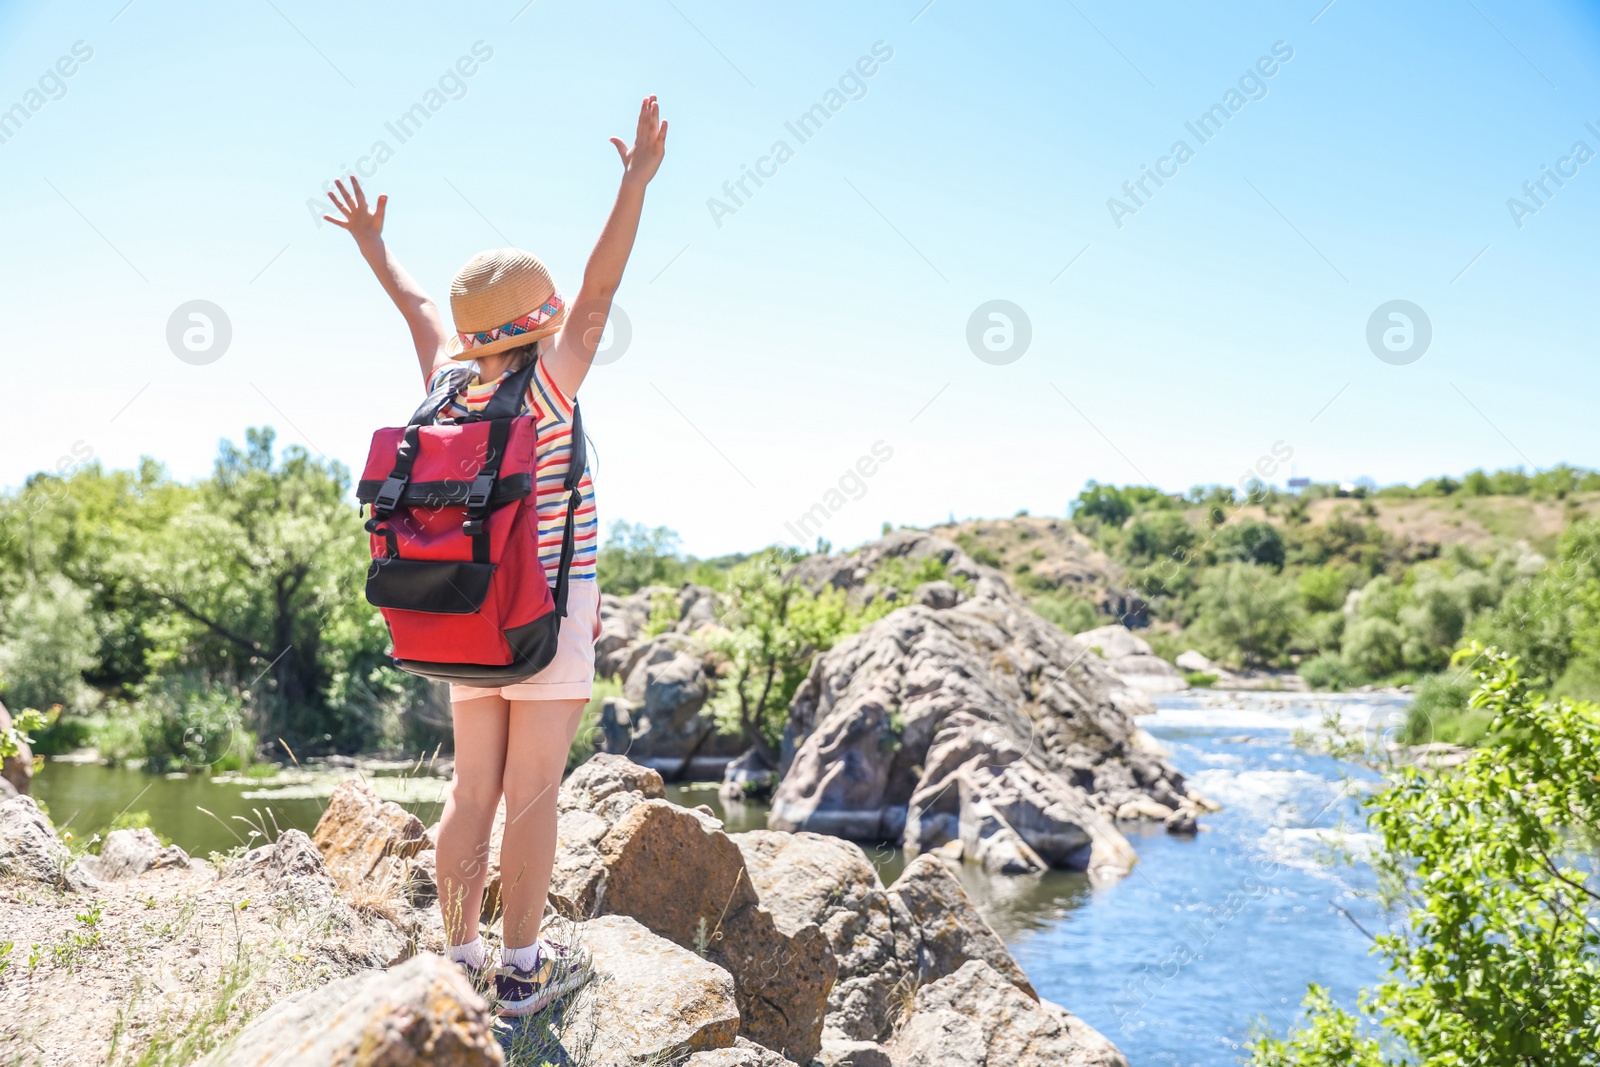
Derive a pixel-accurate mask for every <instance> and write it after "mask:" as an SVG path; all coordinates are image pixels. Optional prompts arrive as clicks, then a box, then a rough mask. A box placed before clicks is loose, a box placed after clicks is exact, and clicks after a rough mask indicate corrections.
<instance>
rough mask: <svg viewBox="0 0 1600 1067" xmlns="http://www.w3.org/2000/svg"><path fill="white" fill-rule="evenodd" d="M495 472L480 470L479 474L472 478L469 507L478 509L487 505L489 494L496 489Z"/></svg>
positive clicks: (474, 509) (468, 500) (468, 492)
mask: <svg viewBox="0 0 1600 1067" xmlns="http://www.w3.org/2000/svg"><path fill="white" fill-rule="evenodd" d="M494 479H495V472H494V471H490V470H486V471H479V472H478V476H477V477H476V478H474V479H472V488H471V489H469V490H467V509H468V510H469V511H477V510H478V509H480V508H483V507H487V506H488V503H489V494H490V493H491V492H493V491H494Z"/></svg>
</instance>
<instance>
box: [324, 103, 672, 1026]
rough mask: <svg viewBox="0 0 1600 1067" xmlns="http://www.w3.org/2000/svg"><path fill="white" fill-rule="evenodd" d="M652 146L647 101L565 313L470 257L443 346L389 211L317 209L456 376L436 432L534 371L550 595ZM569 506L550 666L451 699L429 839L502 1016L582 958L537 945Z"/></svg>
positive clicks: (572, 636)
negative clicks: (488, 907) (496, 849)
mask: <svg viewBox="0 0 1600 1067" xmlns="http://www.w3.org/2000/svg"><path fill="white" fill-rule="evenodd" d="M666 141H667V124H666V123H665V122H663V121H662V120H661V111H660V108H659V106H658V105H657V103H656V98H655V97H653V96H651V97H647V98H646V99H645V101H644V103H643V104H642V105H641V106H640V108H639V125H638V129H637V131H636V133H635V136H634V142H633V147H632V148H631V149H630V148H629V147H628V146H627V145H626V144H624V143H623V142H622V141H621V140H619V139H617V138H615V137H613V138H612V139H611V143H612V144H613V145H615V146H616V148H617V153H618V154H619V155H620V156H621V157H622V185H621V188H619V189H618V190H617V200H616V203H615V204H614V205H613V206H612V208H611V215H610V217H609V218H607V219H606V225H605V229H604V230H602V231H601V233H600V240H599V241H598V242H596V244H595V246H594V252H593V253H592V254H591V255H590V256H589V264H588V266H587V268H586V269H585V271H584V275H583V286H582V287H581V288H580V289H579V290H578V296H577V299H576V300H574V301H572V302H571V304H570V305H569V304H568V302H567V300H566V298H565V297H564V296H562V294H561V292H560V291H559V290H558V289H557V288H556V285H555V282H554V281H553V280H552V279H551V277H550V272H549V271H548V270H546V269H545V266H544V264H543V263H542V262H540V261H539V259H538V258H537V257H535V256H532V255H530V254H528V253H527V252H523V251H520V250H518V249H514V248H501V249H496V250H494V251H490V252H481V253H479V254H478V255H476V256H474V257H472V259H471V260H469V261H468V262H467V265H466V266H464V267H462V268H461V270H460V271H459V272H457V274H456V276H455V280H454V281H452V282H451V283H450V311H451V314H452V316H453V317H454V319H455V332H454V333H451V334H446V332H445V328H444V323H443V322H442V321H441V320H440V318H439V310H438V308H437V307H436V306H435V305H434V303H433V301H432V300H430V299H429V298H428V296H427V294H426V293H424V292H423V291H422V289H421V287H420V286H418V285H417V283H416V282H415V281H414V280H413V279H412V278H411V276H410V275H409V274H407V273H406V272H405V270H404V269H402V268H401V266H400V264H399V263H398V262H397V261H396V260H395V258H394V257H393V256H392V255H390V253H389V251H388V249H387V248H386V247H385V246H384V243H383V216H384V209H385V206H386V204H387V202H388V197H386V196H380V197H378V201H377V204H376V206H374V207H369V206H368V204H367V197H366V194H365V193H364V192H363V191H362V188H361V183H360V182H358V181H357V180H356V178H355V176H354V175H351V177H350V189H349V190H348V191H347V190H346V189H345V187H344V183H343V182H339V183H338V189H339V195H338V196H334V195H333V194H332V193H329V194H328V198H329V199H330V200H332V201H333V204H334V207H335V208H337V209H338V211H339V214H340V215H341V216H342V218H334V217H333V216H332V215H326V216H324V218H326V219H327V220H328V221H329V222H332V223H333V224H334V225H336V226H341V227H343V228H344V229H346V230H348V231H349V232H350V234H351V236H353V237H354V238H355V240H356V247H357V248H359V249H360V250H361V254H362V256H363V257H365V259H366V261H367V265H368V266H370V267H371V268H372V272H373V273H374V274H376V275H377V276H378V281H379V283H380V284H382V286H383V288H384V291H385V292H386V293H388V294H389V298H390V299H391V300H393V301H394V303H395V306H396V307H398V308H399V309H400V313H401V314H402V315H404V316H405V320H406V325H407V326H409V327H410V328H411V339H412V341H413V343H415V345H416V348H417V359H418V360H419V361H420V363H421V365H422V375H423V380H424V382H425V383H426V385H427V388H428V390H429V391H430V392H431V391H432V390H433V389H434V388H436V387H437V386H438V385H439V384H440V383H441V382H443V381H444V380H445V376H447V375H458V376H460V378H461V381H460V382H459V385H460V388H459V389H458V391H457V393H456V397H455V399H454V401H453V402H452V403H451V405H450V406H449V407H448V408H447V409H446V410H445V411H444V412H442V413H441V418H445V419H449V418H460V417H462V416H465V415H467V414H469V413H471V412H474V411H479V410H481V409H482V408H483V407H484V406H485V405H486V404H488V402H489V398H490V397H492V396H493V395H494V391H495V388H496V386H498V385H499V384H500V382H501V380H502V379H503V378H505V376H506V375H508V374H509V373H511V372H512V371H515V370H518V369H521V368H523V367H525V366H526V365H527V363H528V361H529V360H535V361H537V366H536V367H535V369H534V375H533V378H532V379H531V383H530V385H529V388H528V393H527V396H526V398H525V399H524V405H525V406H524V409H523V410H524V412H525V413H527V414H531V415H533V416H534V417H535V419H536V420H537V426H538V431H537V444H536V450H537V453H538V465H539V474H540V485H539V488H538V490H537V505H538V511H539V549H540V559H541V562H542V563H543V564H544V567H545V572H546V575H547V576H548V578H549V580H550V583H551V586H552V587H554V585H555V581H556V573H557V567H558V565H559V562H560V554H561V540H562V531H563V525H564V522H565V519H566V508H567V492H566V490H565V489H564V488H563V487H562V480H563V478H564V477H565V475H566V474H567V472H568V464H569V463H570V457H571V455H572V428H571V419H572V412H573V404H574V402H575V400H576V398H577V395H578V388H579V386H581V385H582V384H583V379H584V375H585V374H587V373H588V371H589V364H590V363H591V362H592V361H593V359H594V353H595V347H596V345H598V344H599V341H600V336H601V333H602V331H603V330H604V327H605V323H606V317H607V315H608V314H609V313H610V310H611V300H612V297H613V296H614V295H615V294H616V291H617V285H618V284H619V283H620V282H621V281H622V271H623V267H624V266H626V264H627V262H628V254H629V253H630V252H631V251H632V250H633V239H634V235H635V233H636V232H637V231H638V228H639V213H640V211H641V210H642V208H643V207H644V190H645V186H646V185H647V184H649V182H650V179H651V178H653V177H655V173H656V169H657V168H658V167H660V166H661V159H662V156H663V155H664V153H665V151H666ZM579 491H580V493H581V495H582V504H581V506H580V508H579V510H578V513H577V526H576V530H577V551H576V553H575V555H574V557H573V561H572V565H571V570H570V572H569V573H570V582H571V584H570V586H569V592H568V600H567V614H566V617H565V618H564V619H562V620H561V633H560V641H559V646H560V647H559V650H558V651H557V653H556V657H555V659H554V661H553V662H551V664H550V665H549V666H548V667H546V668H545V669H544V670H543V671H540V672H539V673H538V674H536V675H534V676H533V677H531V678H528V679H527V680H525V681H522V682H519V683H517V684H516V685H507V686H502V687H500V688H498V689H474V688H470V687H467V686H460V685H452V686H451V687H450V701H451V704H450V707H451V712H452V720H453V724H454V731H455V775H454V778H453V779H452V780H451V783H450V789H449V793H448V796H447V797H446V799H445V806H444V815H443V818H442V819H441V820H440V823H439V840H438V842H437V845H438V878H439V906H440V908H441V909H442V910H443V913H444V926H445V934H446V941H447V942H448V946H449V947H448V954H449V956H450V958H451V959H452V960H455V961H457V962H458V963H459V964H461V965H462V966H463V967H464V968H465V969H466V971H467V973H468V976H469V977H470V978H472V979H473V983H474V985H476V986H477V987H478V988H480V989H486V988H487V987H488V986H489V985H490V979H492V980H493V983H492V984H493V990H492V994H493V996H494V998H495V1000H496V1002H497V1007H498V1010H499V1012H500V1014H502V1015H525V1014H527V1013H529V1012H535V1011H538V1010H540V1009H542V1008H544V1007H546V1006H547V1005H549V1004H550V1003H552V1002H553V1001H554V1000H556V999H557V998H559V997H562V996H565V995H566V994H568V993H570V992H571V991H572V990H575V989H577V988H578V987H580V986H581V985H583V983H584V982H585V981H587V980H588V977H589V961H588V956H587V953H586V952H584V951H583V950H582V949H581V948H576V947H568V946H563V945H561V944H558V943H556V942H554V941H551V940H549V939H547V938H543V937H540V936H539V927H540V924H541V922H542V921H543V917H544V912H545V901H546V894H547V892H548V890H549V887H550V870H551V867H552V865H553V863H554V861H555V848H556V790H557V788H558V787H559V786H560V784H561V774H562V771H563V770H565V768H566V760H567V750H568V749H569V748H570V747H571V745H572V739H573V735H574V734H575V733H576V732H577V729H578V721H579V717H580V716H581V715H582V712H583V707H584V705H585V704H586V703H587V702H588V700H589V697H590V693H591V689H592V686H593V683H594V640H595V637H596V636H597V635H598V634H599V632H600V591H599V588H598V587H597V585H596V582H595V550H596V543H597V531H598V522H597V520H596V517H595V506H594V486H593V484H592V482H591V480H590V477H589V472H588V470H587V469H586V470H585V471H584V472H583V478H582V481H581V482H580V484H579ZM502 797H504V799H505V803H506V826H505V836H504V838H503V841H502V844H501V849H500V871H501V901H502V904H503V907H504V927H503V936H502V944H501V948H500V963H499V966H498V967H492V966H491V960H490V954H489V949H488V947H487V946H486V945H485V944H484V942H483V938H482V937H481V936H479V933H478V922H479V913H480V912H481V910H482V907H483V893H484V882H485V879H486V877H487V874H488V855H489V836H490V829H491V827H492V826H493V824H494V819H495V809H496V808H497V807H498V805H499V803H500V800H501V798H502Z"/></svg>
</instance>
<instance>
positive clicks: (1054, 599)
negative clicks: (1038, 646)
mask: <svg viewBox="0 0 1600 1067" xmlns="http://www.w3.org/2000/svg"><path fill="white" fill-rule="evenodd" d="M1031 603H1032V606H1033V610H1034V611H1036V612H1038V613H1039V614H1040V615H1041V616H1042V617H1043V618H1045V619H1046V620H1047V621H1049V622H1052V623H1054V624H1055V625H1056V627H1057V628H1058V629H1060V630H1063V631H1065V632H1067V633H1069V634H1081V633H1083V631H1085V630H1092V629H1094V628H1095V627H1096V626H1099V625H1100V613H1099V612H1098V611H1097V610H1095V606H1094V603H1093V602H1092V601H1089V600H1087V599H1085V598H1083V597H1081V596H1073V595H1072V594H1070V593H1046V594H1044V595H1042V596H1037V597H1034V598H1033V600H1032V602H1031Z"/></svg>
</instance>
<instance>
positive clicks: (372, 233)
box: [322, 174, 389, 244]
mask: <svg viewBox="0 0 1600 1067" xmlns="http://www.w3.org/2000/svg"><path fill="white" fill-rule="evenodd" d="M333 184H334V185H335V186H337V187H338V189H339V195H338V196H334V195H333V194H332V193H329V194H328V199H329V200H332V201H333V206H334V207H336V208H338V209H339V214H341V215H343V216H344V218H343V219H336V218H334V217H333V216H332V215H324V216H322V217H323V218H324V219H327V220H328V221H329V222H331V223H333V224H334V225H335V226H338V227H340V228H341V229H345V230H349V231H350V235H351V236H352V237H354V238H355V239H356V242H357V243H358V244H359V243H360V242H362V241H366V240H371V239H373V238H376V237H379V236H381V235H382V234H383V213H384V210H385V208H387V207H388V205H389V198H388V197H387V196H379V197H378V203H377V206H376V207H368V206H367V194H366V193H365V192H363V191H362V189H361V182H360V181H359V180H357V178H356V176H355V175H354V174H352V175H350V186H351V188H352V189H354V190H355V193H354V195H352V194H351V193H350V192H349V190H347V189H345V187H344V182H342V181H337V182H334V183H333Z"/></svg>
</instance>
